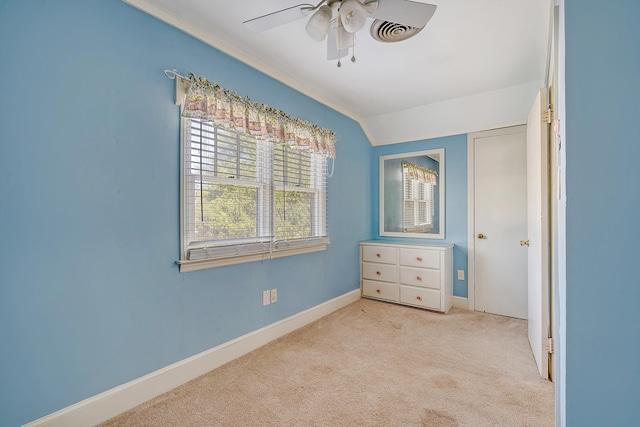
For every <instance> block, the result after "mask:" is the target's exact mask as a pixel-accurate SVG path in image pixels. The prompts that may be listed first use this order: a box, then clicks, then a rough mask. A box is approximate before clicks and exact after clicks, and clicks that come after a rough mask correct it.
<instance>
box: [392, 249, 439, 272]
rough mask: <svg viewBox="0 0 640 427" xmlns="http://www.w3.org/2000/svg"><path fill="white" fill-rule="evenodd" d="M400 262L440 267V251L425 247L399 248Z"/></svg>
mask: <svg viewBox="0 0 640 427" xmlns="http://www.w3.org/2000/svg"><path fill="white" fill-rule="evenodd" d="M400 264H401V265H408V266H410V267H424V268H436V269H438V268H440V252H439V251H430V250H425V249H400Z"/></svg>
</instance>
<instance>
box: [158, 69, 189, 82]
mask: <svg viewBox="0 0 640 427" xmlns="http://www.w3.org/2000/svg"><path fill="white" fill-rule="evenodd" d="M164 75H165V76H167V77H168V78H170V79H171V80H175V79H176V77H180V78H182V79H185V80H189V78H188V77H185V76H183V75H182V74H180V71H178V70H176V69H173V70H164Z"/></svg>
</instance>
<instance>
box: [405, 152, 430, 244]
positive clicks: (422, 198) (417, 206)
mask: <svg viewBox="0 0 640 427" xmlns="http://www.w3.org/2000/svg"><path fill="white" fill-rule="evenodd" d="M416 168H419V166H415V165H409V164H406V163H403V166H402V182H403V192H404V197H403V199H404V201H403V203H404V204H403V215H402V217H403V231H404V232H409V233H424V232H428V231H431V230H432V229H433V208H434V194H433V187H434V186H435V183H433V182H432V180H431V179H429V178H427V179H425V177H424V173H418V174H416V173H412V170H411V169H414V170H415V169H416ZM420 169H422V168H420ZM424 171H428V169H424ZM429 172H432V171H429ZM433 177H434V178H433V180H435V174H434V175H433Z"/></svg>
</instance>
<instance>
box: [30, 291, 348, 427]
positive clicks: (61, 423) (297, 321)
mask: <svg viewBox="0 0 640 427" xmlns="http://www.w3.org/2000/svg"><path fill="white" fill-rule="evenodd" d="M359 299H360V289H356V290H353V291H350V292H348V293H346V294H344V295H341V296H339V297H337V298H334V299H332V300H329V301H326V302H324V303H322V304H320V305H317V306H315V307H312V308H310V309H307V310H305V311H302V312H300V313H298V314H295V315H293V316H291V317H288V318H286V319H283V320H280V321H279V322H276V323H273V324H271V325H269V326H265V327H264V328H260V329H258V330H256V331H253V332H250V333H248V334H246V335H243V336H241V337H238V338H236V339H234V340H231V341H228V342H226V343H223V344H220V345H218V346H216V347H213V348H211V349H209V350H206V351H203V352H202V353H199V354H196V355H195V356H192V357H189V358H187V359H184V360H181V361H179V362H176V363H174V364H171V365H169V366H166V367H164V368H162V369H159V370H157V371H155V372H152V373H150V374H147V375H145V376H143V377H140V378H137V379H135V380H133V381H129V382H128V383H125V384H122V385H120V386H118V387H115V388H112V389H111V390H107V391H105V392H103V393H100V394H98V395H96V396H93V397H90V398H88V399H85V400H83V401H81V402H78V403H76V404H74V405H71V406H68V407H66V408H63V409H61V410H59V411H57V412H54V413H52V414H50V415H47V416H45V417H42V418H39V419H37V420H35V421H32V422H30V423H28V424H25V425H24V426H25V427H36V426H38V427H40V426H47V427H85V426H93V425H96V424H99V423H101V422H103V421H106V420H108V419H110V418H113V417H115V416H116V415H119V414H121V413H123V412H125V411H127V410H129V409H131V408H133V407H135V406H137V405H140V404H141V403H144V402H146V401H147V400H149V399H152V398H154V397H156V396H158V395H160V394H162V393H165V392H167V391H169V390H171V389H173V388H175V387H178V386H180V385H182V384H184V383H186V382H188V381H191V380H192V379H194V378H197V377H199V376H201V375H203V374H206V373H207V372H209V371H211V370H213V369H215V368H218V367H220V366H222V365H224V364H225V363H228V362H230V361H232V360H234V359H236V358H238V357H240V356H242V355H244V354H247V353H249V352H251V351H253V350H255V349H257V348H259V347H261V346H263V345H265V344H267V343H269V342H271V341H273V340H275V339H277V338H280V337H282V336H284V335H286V334H288V333H290V332H293V331H295V330H296V329H298V328H301V327H303V326H305V325H307V324H309V323H311V322H313V321H316V320H318V319H320V318H322V317H324V316H327V315H328V314H331V313H333V312H334V311H336V310H339V309H341V308H343V307H346V306H347V305H349V304H351V303H354V302H356V301H358V300H359Z"/></svg>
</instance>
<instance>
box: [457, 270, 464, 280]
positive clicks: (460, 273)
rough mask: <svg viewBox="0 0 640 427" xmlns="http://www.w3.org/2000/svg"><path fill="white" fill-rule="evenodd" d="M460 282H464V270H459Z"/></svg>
mask: <svg viewBox="0 0 640 427" xmlns="http://www.w3.org/2000/svg"><path fill="white" fill-rule="evenodd" d="M458 280H464V270H458Z"/></svg>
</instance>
